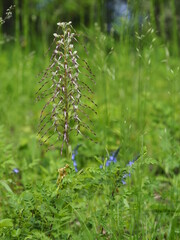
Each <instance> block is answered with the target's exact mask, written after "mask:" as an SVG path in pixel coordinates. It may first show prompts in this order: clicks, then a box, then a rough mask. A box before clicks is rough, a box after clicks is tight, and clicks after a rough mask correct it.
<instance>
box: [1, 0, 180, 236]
mask: <svg viewBox="0 0 180 240" xmlns="http://www.w3.org/2000/svg"><path fill="white" fill-rule="evenodd" d="M11 4H15V5H16V7H15V8H14V10H13V13H12V17H11V18H10V19H7V20H6V22H5V23H4V24H3V25H2V26H1V28H0V42H1V44H0V53H1V54H0V89H1V90H0V238H1V239H179V238H180V232H179V227H178V226H179V220H180V212H179V207H180V202H179V200H180V199H179V195H180V190H179V189H180V177H179V164H180V125H179V122H180V104H179V102H180V82H179V80H178V79H180V71H179V39H180V36H179V32H180V31H179V27H180V24H179V21H180V20H179V11H180V7H179V1H178V0H177V1H174V0H171V1H165V0H164V1H163V0H162V1H153V0H152V1H129V3H128V4H129V5H128V6H129V9H130V10H131V18H130V19H129V20H128V19H127V18H125V17H123V18H121V21H120V22H116V21H114V24H112V25H113V28H114V30H113V29H111V31H110V32H109V33H108V32H107V24H108V23H109V22H110V21H111V20H112V19H113V16H110V15H111V14H112V13H110V11H108V6H109V5H108V1H95V0H94V1H92V0H91V1H88V0H86V1H84V0H83V1H76V0H66V1H60V0H59V1H57V0H54V1H50V0H49V1H35V0H33V1H27V0H24V1H19V0H15V1H14V2H12V1H1V2H0V15H1V16H2V17H3V18H5V13H6V9H7V8H8V7H9V6H10V5H11ZM114 4H115V2H114ZM69 20H72V22H73V26H74V27H75V28H76V30H77V31H78V33H81V37H80V39H79V44H76V48H77V50H78V53H79V56H80V58H85V59H86V60H87V61H88V63H89V65H90V67H91V69H92V71H93V73H94V74H95V76H96V87H95V89H94V90H95V97H94V98H95V99H94V100H95V102H96V103H97V104H98V115H97V116H95V115H94V114H92V116H91V120H92V121H93V122H94V130H95V132H96V135H97V141H98V143H97V144H95V143H92V142H89V141H88V140H86V139H84V138H82V137H76V136H72V139H71V144H72V149H74V148H75V147H76V146H77V145H78V144H81V146H80V147H79V148H78V154H77V155H76V156H75V159H76V162H77V168H78V172H77V173H76V172H75V170H74V166H73V161H69V160H67V159H66V158H65V157H64V155H62V156H61V155H60V147H61V143H59V145H60V146H59V148H57V149H54V151H48V152H46V149H47V147H48V146H43V147H40V146H39V142H38V140H39V139H38V137H37V128H38V121H39V116H40V111H41V109H42V105H43V102H42V103H40V104H39V103H38V104H36V103H35V92H36V91H37V89H38V87H39V86H38V84H37V82H38V80H39V77H37V75H38V73H40V72H41V71H42V70H43V69H45V67H47V66H48V63H49V59H50V55H51V53H52V50H49V51H47V50H48V48H49V46H50V44H51V42H52V38H53V33H54V32H55V31H56V23H57V22H59V21H69ZM82 43H83V44H82ZM82 45H85V50H84V48H83V46H82ZM45 53H46V54H45ZM86 53H88V54H86ZM47 145H48V144H47ZM118 147H120V150H119V153H118V155H117V156H115V157H114V158H113V159H114V160H113V161H114V162H115V160H116V159H117V162H116V163H114V162H113V161H112V162H111V161H110V164H109V166H108V167H107V166H106V165H107V164H106V163H107V161H108V160H109V159H111V158H110V156H113V152H114V151H115V150H117V149H118ZM138 154H140V158H139V159H138V160H137V161H135V162H134V163H133V164H129V165H130V166H129V165H128V163H129V161H132V159H134V157H136V156H137V155H138ZM67 163H68V164H69V168H67V169H66V172H65V176H64V178H63V180H61V175H59V173H58V169H60V168H63V167H65V165H66V164H67ZM100 165H102V166H103V167H102V168H100ZM127 165H128V166H127ZM131 165H132V166H131ZM129 173H130V174H129ZM58 175H59V181H57V179H58ZM129 175H130V176H129ZM123 181H125V184H123Z"/></svg>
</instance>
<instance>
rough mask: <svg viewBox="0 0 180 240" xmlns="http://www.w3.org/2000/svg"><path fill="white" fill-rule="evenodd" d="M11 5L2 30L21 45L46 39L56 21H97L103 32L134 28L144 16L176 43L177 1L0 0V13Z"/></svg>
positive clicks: (32, 45) (82, 23)
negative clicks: (11, 13) (11, 9)
mask: <svg viewBox="0 0 180 240" xmlns="http://www.w3.org/2000/svg"><path fill="white" fill-rule="evenodd" d="M11 5H16V7H15V9H14V12H13V16H12V18H11V19H9V21H6V23H5V24H4V25H3V26H2V28H1V33H3V34H5V35H7V36H9V38H12V37H15V39H16V42H17V44H20V46H21V47H24V48H35V46H36V44H37V38H38V39H39V40H40V39H42V40H43V42H44V41H47V42H48V41H49V39H51V36H52V32H53V31H54V30H55V29H56V23H57V22H58V21H72V22H73V25H74V27H76V28H82V27H83V26H86V27H88V28H92V27H94V24H95V23H97V24H98V25H99V26H100V28H101V31H103V32H104V33H105V32H108V33H110V31H111V30H112V29H115V30H116V32H117V33H119V31H122V29H120V26H122V25H126V26H128V27H129V28H130V29H131V31H132V32H133V30H134V31H135V29H137V28H138V27H139V26H140V24H142V23H143V21H145V17H146V18H149V19H151V22H152V24H153V27H154V28H155V30H156V31H157V33H158V34H159V35H160V36H161V37H162V38H163V39H164V40H167V41H171V40H173V41H177V42H179V32H180V1H179V0H156V1H155V0H150V1H147V0H143V1H139V0H137V1H133V0H132V1H128V0H66V1H63V0H31V1H28V0H1V2H0V14H1V16H5V14H6V10H7V9H8V8H9V7H10V6H11ZM44 44H45V43H44Z"/></svg>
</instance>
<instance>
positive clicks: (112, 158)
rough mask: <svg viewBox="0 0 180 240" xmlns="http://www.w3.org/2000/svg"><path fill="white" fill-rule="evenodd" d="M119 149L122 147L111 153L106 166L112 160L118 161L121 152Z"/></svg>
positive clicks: (107, 165)
mask: <svg viewBox="0 0 180 240" xmlns="http://www.w3.org/2000/svg"><path fill="white" fill-rule="evenodd" d="M119 150H120V147H119V148H118V149H117V150H116V151H114V152H113V153H112V155H110V156H109V159H108V160H107V161H106V167H109V165H110V163H111V162H113V163H116V162H117V158H116V157H117V155H118V153H119ZM102 167H103V166H102V165H100V168H102Z"/></svg>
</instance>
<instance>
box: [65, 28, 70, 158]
mask: <svg viewBox="0 0 180 240" xmlns="http://www.w3.org/2000/svg"><path fill="white" fill-rule="evenodd" d="M67 44H68V43H67ZM67 47H68V46H66V44H65V31H64V70H65V73H64V84H65V86H64V88H65V111H66V114H65V125H66V124H67V125H68V123H69V118H68V112H69V108H68V90H67V87H68V81H67V71H66V70H67V58H66V54H67V51H66V50H67ZM66 139H67V140H66V143H65V144H66V157H67V159H68V158H69V149H68V142H69V135H68V126H67V131H66Z"/></svg>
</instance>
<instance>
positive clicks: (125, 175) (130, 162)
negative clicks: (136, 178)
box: [121, 154, 140, 185]
mask: <svg viewBox="0 0 180 240" xmlns="http://www.w3.org/2000/svg"><path fill="white" fill-rule="evenodd" d="M139 157H140V154H138V155H137V156H136V157H135V158H134V159H133V160H132V161H129V163H128V164H127V166H128V167H132V165H133V164H134V162H135V161H136V160H137V159H138V158H139ZM127 177H131V173H130V172H129V173H126V174H124V175H123V176H122V180H121V182H122V184H123V185H125V184H126V182H125V181H124V179H126V178H127Z"/></svg>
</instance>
